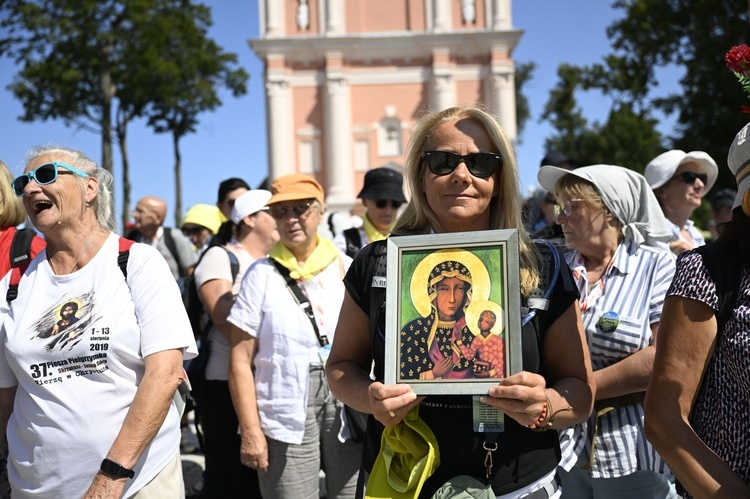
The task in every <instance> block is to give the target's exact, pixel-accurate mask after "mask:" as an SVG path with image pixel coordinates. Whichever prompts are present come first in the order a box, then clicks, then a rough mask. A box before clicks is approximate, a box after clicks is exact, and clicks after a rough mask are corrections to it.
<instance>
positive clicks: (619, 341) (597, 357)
mask: <svg viewBox="0 0 750 499" xmlns="http://www.w3.org/2000/svg"><path fill="white" fill-rule="evenodd" d="M566 260H567V263H568V266H569V267H570V268H571V269H572V270H573V276H574V278H575V280H576V284H577V285H578V290H579V292H580V294H581V298H580V300H581V305H582V309H583V308H585V310H584V311H583V312H582V319H583V327H584V330H585V331H586V339H587V341H588V346H589V350H590V354H591V364H592V368H593V370H594V371H596V370H598V369H602V368H604V367H607V366H610V365H612V364H614V363H616V362H619V361H620V360H622V359H624V358H625V357H628V356H629V355H631V354H632V353H634V352H637V351H639V350H641V349H643V348H645V347H647V346H649V345H651V344H652V340H653V337H652V333H651V324H655V323H658V322H659V320H660V318H661V308H662V304H663V303H664V297H665V295H666V293H667V290H668V289H669V285H670V283H671V282H672V277H673V275H674V270H675V263H674V257H673V256H672V255H671V254H670V253H667V252H666V251H660V250H657V249H655V248H651V247H648V246H641V247H640V248H636V246H635V244H634V243H633V242H632V241H629V240H625V241H623V242H622V243H621V244H620V245H619V247H618V248H617V250H616V252H615V255H614V257H613V259H612V263H611V265H610V266H609V267H608V268H607V270H606V271H605V273H604V275H603V276H602V278H601V280H600V281H599V282H598V283H596V284H595V285H594V286H593V287H592V288H591V289H589V282H588V279H587V274H586V268H585V266H584V260H583V256H582V255H581V254H580V253H578V252H577V251H572V252H569V253H568V254H567V255H566ZM595 412H596V411H595ZM595 418H596V416H595V414H594V415H592V416H591V418H590V419H589V420H588V421H586V422H584V423H581V424H579V425H576V426H574V427H572V428H568V429H566V430H564V431H561V432H560V446H561V448H562V460H561V462H560V465H561V466H563V467H564V468H565V469H567V470H570V469H571V468H572V467H573V465H575V464H576V462H579V461H581V462H588V461H589V460H590V458H591V440H592V438H593V436H594V431H595V424H594V423H595ZM639 470H651V471H656V472H660V473H669V470H668V469H667V468H666V465H665V464H664V462H663V461H662V459H661V457H659V455H658V454H657V453H656V451H655V450H654V449H653V448H652V447H651V444H649V443H648V442H647V441H646V436H645V432H644V428H643V402H641V403H638V404H635V405H630V406H626V407H621V408H618V409H614V410H612V411H610V412H608V413H606V414H603V415H602V416H600V417H599V428H598V434H597V437H596V442H595V444H594V460H593V463H592V467H591V472H592V477H593V478H615V477H621V476H625V475H629V474H631V473H634V472H636V471H639Z"/></svg>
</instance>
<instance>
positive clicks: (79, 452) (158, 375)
mask: <svg viewBox="0 0 750 499" xmlns="http://www.w3.org/2000/svg"><path fill="white" fill-rule="evenodd" d="M25 172H26V173H24V174H23V175H21V176H19V177H17V178H16V179H15V180H14V181H13V189H14V191H15V193H16V195H17V196H21V197H22V198H23V204H24V207H25V208H26V211H27V213H28V215H29V219H30V220H31V223H33V224H34V226H35V227H36V228H37V230H39V231H40V232H41V233H42V234H44V237H45V239H46V241H47V249H46V252H41V253H40V254H39V255H37V256H36V257H35V258H34V259H33V260H32V261H31V264H30V265H29V266H28V268H27V269H26V271H25V273H24V275H23V276H22V278H21V280H20V283H19V286H18V297H17V298H16V299H15V300H13V301H12V302H10V303H5V302H2V304H1V305H0V317H2V319H0V321H1V322H0V387H2V388H0V425H2V427H3V428H4V427H5V425H6V423H7V436H8V444H9V449H10V456H9V460H8V475H9V478H10V484H11V489H12V494H13V497H20V498H24V497H35V498H59V497H131V496H133V495H135V494H136V493H137V494H138V497H184V484H183V481H182V470H181V464H180V458H179V441H180V426H179V419H180V416H179V414H178V410H177V408H176V406H175V405H174V404H173V403H172V400H173V396H174V393H175V390H176V389H177V387H178V386H179V384H180V382H181V379H182V361H183V356H185V353H187V355H186V356H187V357H193V356H195V354H196V353H197V350H196V348H195V342H194V340H193V338H192V335H191V334H190V324H189V321H188V319H187V315H186V314H185V309H184V307H183V305H182V300H181V298H180V294H179V290H178V288H177V285H176V284H175V281H174V279H173V278H172V274H171V273H170V271H169V268H168V267H167V264H166V262H165V261H164V259H163V258H162V257H161V256H160V255H159V254H158V253H157V252H156V250H154V249H153V248H151V247H149V246H147V245H142V244H137V243H136V244H133V245H132V247H131V248H130V249H129V251H124V250H123V251H121V249H123V248H120V245H119V244H118V241H119V238H118V236H117V234H115V233H113V232H112V229H113V228H114V222H113V219H112V212H111V208H110V203H111V199H112V176H111V174H109V172H107V171H105V170H102V169H99V168H98V167H97V166H96V164H95V163H94V162H93V161H91V160H90V159H88V158H87V157H86V156H84V155H83V154H82V153H81V152H79V151H76V150H73V149H66V148H61V147H43V148H37V149H34V150H32V151H30V153H29V155H28V163H27V165H26V169H25ZM126 256H127V258H126V259H125V257H126ZM123 260H124V261H123ZM9 276H10V274H9V275H8V276H6V277H5V278H4V279H3V280H2V281H0V293H2V296H5V295H6V290H7V289H8V287H9V284H10V283H9V281H10V277H9ZM71 304H73V305H71ZM60 323H62V324H63V325H64V326H65V327H56V326H58V325H59V324H60ZM50 330H51V331H52V333H51V334H50ZM9 418H10V421H8V419H9Z"/></svg>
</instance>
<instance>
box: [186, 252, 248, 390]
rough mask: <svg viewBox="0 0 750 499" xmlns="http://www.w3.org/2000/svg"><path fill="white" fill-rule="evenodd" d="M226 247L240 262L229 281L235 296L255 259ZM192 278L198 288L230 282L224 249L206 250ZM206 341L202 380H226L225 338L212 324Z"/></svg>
mask: <svg viewBox="0 0 750 499" xmlns="http://www.w3.org/2000/svg"><path fill="white" fill-rule="evenodd" d="M226 248H227V251H231V252H232V253H233V254H234V255H235V256H236V257H237V261H238V262H239V263H240V270H239V272H238V273H237V279H235V280H234V283H233V284H232V296H237V294H238V293H239V292H240V285H241V284H242V276H244V275H245V272H247V269H248V268H250V265H252V264H253V262H254V261H255V259H254V258H253V257H252V256H250V253H248V252H247V251H245V249H244V248H243V247H242V246H240V245H238V244H229V245H227V246H226ZM193 277H194V278H195V285H196V286H197V288H198V289H199V290H200V287H201V286H202V285H203V284H205V283H207V282H208V281H212V280H214V279H221V280H224V281H229V282H231V281H232V266H231V262H230V261H229V255H227V252H226V251H224V250H223V249H222V248H220V247H216V246H214V247H211V248H209V249H207V250H206V253H205V254H204V255H203V258H202V259H201V261H200V264H199V265H198V266H197V267H196V268H195V274H194V276H193ZM208 341H209V343H210V344H211V353H210V355H209V359H208V364H207V365H206V379H214V380H222V381H227V380H228V379H229V351H230V350H231V345H230V344H229V338H227V337H226V336H224V335H223V334H221V332H220V331H219V330H218V329H217V328H216V326H211V331H209V332H208Z"/></svg>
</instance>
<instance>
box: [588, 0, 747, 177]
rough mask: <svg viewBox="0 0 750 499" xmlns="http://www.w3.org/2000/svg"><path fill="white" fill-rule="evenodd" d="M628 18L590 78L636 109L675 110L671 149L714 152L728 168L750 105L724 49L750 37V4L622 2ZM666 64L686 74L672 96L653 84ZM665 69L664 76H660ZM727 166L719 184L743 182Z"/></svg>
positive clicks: (616, 27)
mask: <svg viewBox="0 0 750 499" xmlns="http://www.w3.org/2000/svg"><path fill="white" fill-rule="evenodd" d="M613 6H614V7H615V8H616V9H620V10H622V12H623V14H624V16H623V17H622V18H621V19H619V20H617V21H616V22H614V23H613V24H612V25H611V26H610V27H609V28H608V30H607V34H608V36H609V38H610V40H611V42H612V51H613V52H612V54H611V55H610V56H609V57H607V58H606V59H605V60H604V62H602V63H600V64H597V65H594V66H592V67H591V68H588V70H587V78H588V79H589V83H591V84H592V85H595V86H598V87H599V88H601V89H602V90H603V91H605V92H606V93H608V94H610V95H617V97H618V98H619V99H620V100H622V101H623V102H628V103H630V104H631V105H632V106H633V108H634V109H649V108H653V109H656V110H660V111H663V112H664V113H666V114H667V115H673V116H674V117H675V119H676V126H675V129H674V133H673V135H672V136H671V137H670V139H671V140H670V142H671V147H673V148H678V149H683V150H686V151H691V150H703V151H706V152H708V153H709V154H710V155H711V156H712V157H713V158H714V159H715V160H716V162H717V163H718V164H719V165H720V166H721V165H724V164H725V161H726V160H725V158H726V155H727V151H728V149H729V144H730V143H731V141H732V138H733V137H734V135H735V134H736V133H737V131H738V130H739V129H740V128H741V127H742V126H743V125H744V124H745V123H747V121H748V116H747V115H743V114H742V112H741V105H742V104H745V103H748V96H746V95H744V94H743V92H742V89H741V88H740V85H739V84H738V83H737V82H736V80H735V79H734V76H733V75H732V74H731V73H730V72H729V71H728V70H727V69H726V67H725V65H724V60H723V59H724V54H726V52H727V51H728V50H729V49H730V48H731V47H732V46H733V45H737V44H739V43H745V42H747V41H748V32H747V26H748V24H747V23H748V13H747V5H745V4H744V3H740V2H716V1H713V0H661V1H656V0H617V1H615V2H614V3H613ZM665 68H673V69H674V68H676V69H677V70H679V71H680V72H681V73H682V76H681V77H680V78H679V81H678V83H679V89H678V90H677V91H674V92H672V93H671V94H669V95H666V96H654V95H653V94H654V92H653V90H654V89H655V88H656V87H657V85H658V80H659V78H660V76H661V74H663V73H662V71H663V70H664V69H665ZM660 73H661V74H660ZM735 186H736V184H735V181H734V178H733V177H732V175H731V173H730V172H729V171H728V169H727V168H719V180H718V181H717V183H716V187H715V189H718V188H721V187H735Z"/></svg>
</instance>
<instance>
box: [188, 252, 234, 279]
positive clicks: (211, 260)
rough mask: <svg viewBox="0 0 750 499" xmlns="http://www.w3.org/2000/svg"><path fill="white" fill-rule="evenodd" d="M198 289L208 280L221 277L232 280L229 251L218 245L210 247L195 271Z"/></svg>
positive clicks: (194, 275)
mask: <svg viewBox="0 0 750 499" xmlns="http://www.w3.org/2000/svg"><path fill="white" fill-rule="evenodd" d="M193 277H194V279H195V285H196V287H197V288H198V289H200V287H201V286H202V285H204V284H205V283H207V282H208V281H213V280H214V279H221V280H223V281H229V282H230V283H231V282H232V265H231V262H230V260H229V255H228V254H227V251H226V250H225V249H223V248H220V247H218V246H213V247H211V248H208V249H207V250H206V252H205V253H204V254H203V257H202V258H201V261H200V264H198V266H197V267H195V272H194V273H193Z"/></svg>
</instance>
